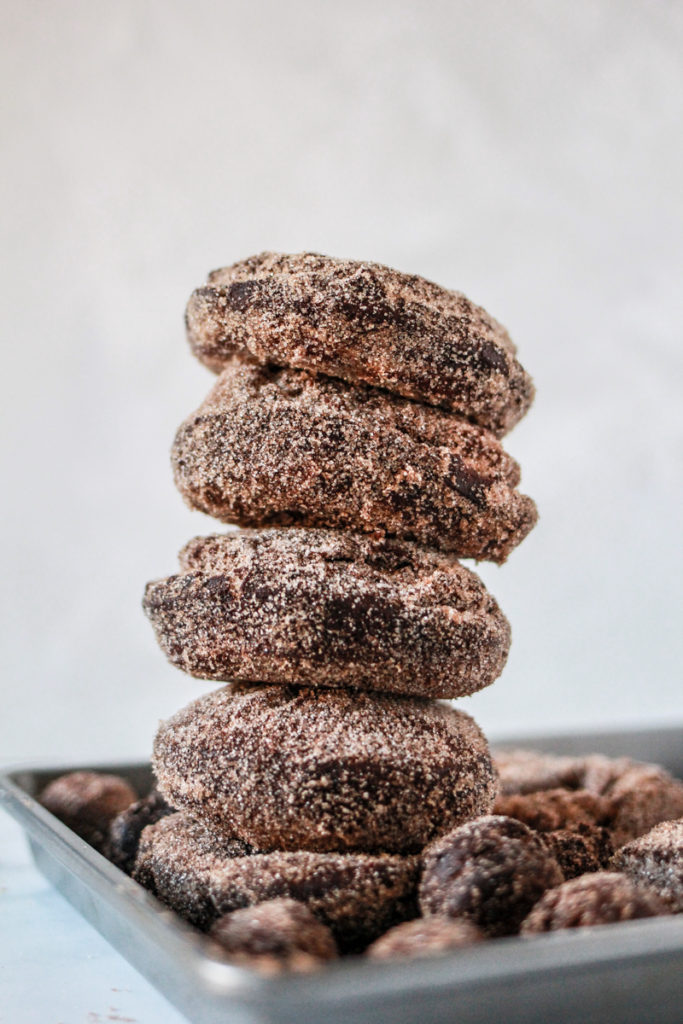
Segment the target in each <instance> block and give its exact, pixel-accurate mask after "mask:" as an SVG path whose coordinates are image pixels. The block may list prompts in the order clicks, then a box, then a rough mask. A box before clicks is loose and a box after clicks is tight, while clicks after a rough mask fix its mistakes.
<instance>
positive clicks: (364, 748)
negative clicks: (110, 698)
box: [153, 685, 495, 853]
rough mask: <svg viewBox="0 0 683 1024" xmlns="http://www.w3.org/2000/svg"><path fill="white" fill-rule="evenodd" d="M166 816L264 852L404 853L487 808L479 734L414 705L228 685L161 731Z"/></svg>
mask: <svg viewBox="0 0 683 1024" xmlns="http://www.w3.org/2000/svg"><path fill="white" fill-rule="evenodd" d="M153 766H154V770H155V773H156V776H157V779H158V782H159V788H160V790H161V792H162V793H163V795H164V796H165V798H166V799H167V800H168V801H169V803H171V805H172V806H174V807H178V808H180V809H183V810H185V811H187V812H188V813H190V814H195V815H196V816H197V817H201V820H202V821H203V822H205V823H206V824H207V825H208V826H209V827H211V828H212V829H214V830H218V831H222V832H223V833H224V834H226V835H230V836H237V837H238V838H239V839H241V840H243V841H245V842H248V843H250V844H252V846H255V847H258V848H259V849H260V850H263V851H267V850H318V851H325V850H337V851H347V850H349V851H350V850H364V851H376V850H384V851H390V852H397V853H408V852H414V851H417V850H420V849H421V848H422V847H423V846H424V845H425V843H426V842H428V841H429V840H430V839H433V838H434V837H435V836H438V835H440V834H441V833H442V832H445V831H447V830H448V829H449V828H452V827H453V826H454V825H457V824H460V823H461V822H463V821H467V820H469V819H470V818H472V817H475V816H476V815H478V814H484V813H486V811H487V810H488V809H489V808H490V806H491V804H492V802H493V798H494V793H495V775H494V772H493V768H492V766H491V761H490V757H489V752H488V745H487V743H486V740H485V738H484V736H483V735H482V733H481V731H480V730H479V728H478V726H477V725H476V724H475V723H474V722H473V720H472V719H471V718H470V717H469V716H468V715H465V714H464V713H463V712H461V711H456V710H454V709H453V708H451V707H449V706H448V705H445V704H438V703H433V702H431V701H427V700H422V699H420V698H416V697H397V696H393V695H388V694H379V693H372V694H369V693H364V692H363V691H357V692H355V693H354V692H349V691H346V690H326V691H323V690H314V689H306V688H295V687H281V686H257V687H246V686H237V685H233V686H228V687H225V688H223V689H221V690H217V691H214V692H213V693H210V694H208V695H206V696H204V697H201V698H200V699H199V700H197V701H195V702H193V703H192V704H189V705H188V706H187V707H186V708H184V709H183V710H181V711H180V712H178V713H177V714H176V715H174V716H173V717H172V718H171V719H169V720H168V721H167V722H164V723H162V724H161V726H160V728H159V731H158V733H157V736H156V740H155V743H154V754H153Z"/></svg>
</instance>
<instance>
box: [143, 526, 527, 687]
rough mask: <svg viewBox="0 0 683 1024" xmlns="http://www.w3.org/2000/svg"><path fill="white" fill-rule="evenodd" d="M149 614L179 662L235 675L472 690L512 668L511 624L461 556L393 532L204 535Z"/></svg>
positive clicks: (150, 588)
mask: <svg viewBox="0 0 683 1024" xmlns="http://www.w3.org/2000/svg"><path fill="white" fill-rule="evenodd" d="M180 565H181V573H180V574H179V575H177V576H171V577H170V578H168V579H162V580H158V581H155V582H153V583H149V584H148V585H147V588H146V591H145V598H144V602H143V604H144V609H145V612H146V613H147V615H148V617H149V619H150V620H151V622H152V625H153V627H154V630H155V633H156V637H157V640H158V641H159V644H160V646H161V648H162V650H163V651H164V653H165V654H166V656H167V657H168V658H169V659H170V660H171V661H172V662H173V664H175V665H177V666H178V668H181V669H184V670H185V671H186V672H189V673H190V675H193V676H197V677H199V678H201V679H215V680H221V681H224V682H227V681H231V680H237V681H245V682H254V681H259V682H263V683H275V684H287V683H300V684H302V685H303V684H305V685H307V686H323V687H349V688H356V689H371V690H377V691H384V692H392V693H404V694H412V695H416V696H423V697H461V696H463V695H464V694H470V693H474V692H475V691H477V690H481V689H482V688H483V687H485V686H488V685H489V684H490V683H492V682H493V681H494V679H495V678H496V677H497V676H498V675H499V674H500V672H501V671H502V669H503V666H504V665H505V661H506V658H507V653H508V649H509V646H510V627H509V625H508V622H507V620H506V619H505V617H504V616H503V614H502V612H501V611H500V609H499V608H498V605H497V604H496V602H495V601H494V599H493V598H492V597H491V596H490V595H489V594H488V592H487V591H486V589H485V588H484V586H483V584H482V583H481V581H480V580H479V579H478V578H477V577H476V576H475V575H474V574H473V573H471V572H470V571H469V570H467V569H465V568H464V566H462V565H460V564H459V563H458V562H457V561H456V560H455V558H454V557H453V556H452V555H447V554H444V553H441V552H437V551H431V550H427V549H425V548H420V547H418V546H416V545H415V544H411V543H410V542H408V541H400V540H396V539H392V538H388V537H385V536H383V535H372V534H365V535H360V534H350V533H344V532H341V531H333V530H315V529H308V530H306V529H300V528H296V527H290V528H289V529H283V528H280V529H270V530H248V531H243V532H240V533H233V534H225V535H222V536H217V535H214V536H210V537H197V538H195V539H194V540H193V541H191V542H190V543H189V544H188V545H187V546H186V547H185V548H184V549H183V551H182V552H181V554H180Z"/></svg>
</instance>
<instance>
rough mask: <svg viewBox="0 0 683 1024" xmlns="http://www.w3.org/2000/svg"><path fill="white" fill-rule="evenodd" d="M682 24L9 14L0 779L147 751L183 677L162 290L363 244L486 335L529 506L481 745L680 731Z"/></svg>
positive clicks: (417, 11) (642, 5) (481, 10)
mask: <svg viewBox="0 0 683 1024" xmlns="http://www.w3.org/2000/svg"><path fill="white" fill-rule="evenodd" d="M682 37H683V7H681V5H680V4H677V3H674V2H666V0H663V2H659V3H652V2H648V0H641V2H633V0H631V2H627V0H623V2H618V0H599V2H596V0H590V2H589V0H583V2H575V0H571V2H570V0H562V2H554V3H548V2H547V0H538V2H533V0H526V2H497V3H496V2H494V3H490V2H489V3H486V2H484V3H481V2H472V3H468V2H463V0H457V2H454V0H449V2H444V3H441V2H427V3H401V2H399V3H381V4H380V3H375V2H368V0H364V2H358V0H345V2H344V3H343V4H337V3H335V4H332V3H325V2H308V3H302V2H294V3H292V2H289V3H286V4H285V3H276V2H274V0H272V2H268V3H258V2H253V0H252V2H249V3H235V2H228V3H222V4H218V3H207V2H197V0H193V2H191V3H190V2H187V3H183V2H179V0H175V2H170V0H165V2H131V0H119V2H117V3H116V4H114V3H111V4H106V3H98V2H95V3H93V2H85V0H66V2H59V3H37V2H35V0H33V2H28V3H26V2H24V3H21V4H20V3H4V4H3V6H2V40H3V42H2V54H1V56H2V61H1V63H2V82H1V83H0V84H1V89H0V95H1V96H2V100H1V102H2V127H3V157H2V162H1V166H0V174H1V175H2V186H3V203H2V206H3V220H4V224H5V232H4V245H3V254H2V258H3V268H2V275H1V281H2V285H1V286H2V293H3V297H2V304H1V309H2V320H3V336H2V351H3V364H4V365H3V375H2V380H3V402H2V416H3V434H2V449H3V450H2V467H1V470H2V476H1V479H2V482H3V491H4V496H3V499H2V517H3V523H2V525H3V529H2V538H3V550H4V554H3V559H2V583H3V586H2V602H3V603H2V614H1V621H2V632H3V637H2V672H3V681H2V692H3V705H2V713H1V714H0V757H1V758H2V760H4V761H9V760H17V759H21V760H32V759H35V758H40V759H42V760H46V761H52V760H55V759H61V760H67V761H68V760H79V759H91V758H98V759H101V760H109V759H112V758H117V757H128V756H134V757H145V756H146V755H147V753H148V751H149V749H150V747H151V741H152V736H153V733H154V729H155V727H156V723H157V721H158V719H159V718H160V717H163V716H166V715H168V714H170V713H172V712H173V711H174V710H175V709H176V708H178V707H180V706H181V705H182V704H184V703H186V702H187V701H189V700H190V699H192V698H193V697H195V696H198V695H199V694H200V693H202V692H203V691H204V690H206V689H207V686H206V685H204V684H202V683H201V682H197V681H193V680H190V679H185V678H184V677H183V676H182V675H181V674H180V673H179V672H178V671H177V670H175V669H173V668H171V667H170V666H169V665H167V664H166V662H165V660H164V658H163V656H162V655H161V653H160V652H159V651H158V650H157V648H156V645H155V642H154V639H153V636H152V632H151V629H150V627H149V626H148V624H147V623H146V621H145V620H144V618H143V615H142V612H141V610H140V596H141V592H142V588H143V584H144V582H145V581H146V580H147V579H149V578H152V577H155V576H161V575H167V574H169V573H171V572H173V571H174V569H175V566H176V561H175V557H176V552H177V550H178V549H179V548H180V547H181V546H182V544H183V543H184V542H185V541H186V540H187V539H189V537H191V536H193V535H195V534H197V533H201V532H209V531H211V530H212V529H214V528H215V527H214V524H212V522H211V521H210V520H208V519H207V518H206V517H204V516H202V515H200V514H199V513H192V512H190V511H189V510H188V509H186V508H185V507H184V506H183V504H182V502H181V499H180V498H179V496H178V494H177V493H176V492H175V490H174V487H173V484H172V480H171V473H170V469H169V463H168V449H169V446H170V443H171V440H172V437H173V433H174V431H175V429H176V427H177V426H178V425H179V423H180V421H181V420H182V419H183V418H184V417H185V416H186V415H188V414H189V413H190V412H191V411H192V410H193V409H194V408H195V407H196V405H197V404H198V403H199V402H200V400H201V399H202V397H203V395H204V394H205V392H206V391H207V390H208V388H209V386H210V384H211V380H212V378H211V375H210V374H209V373H208V372H207V371H206V370H204V369H203V368H202V367H201V366H199V365H198V364H196V363H195V361H194V360H193V359H192V357H191V356H190V354H189V351H188V350H187V348H186V345H185V341H184V335H183V326H182V315H183V308H184V304H185V301H186V298H187V296H188V294H189V292H190V291H191V289H192V288H193V287H195V286H196V285H198V284H199V283H201V282H202V280H203V278H204V275H205V273H206V272H207V271H208V270H209V269H211V268H213V267H215V266H219V265H222V264H225V263H228V262H232V261H233V260H235V259H238V258H241V257H243V256H246V255H248V254H251V253H253V252H257V251H259V250H261V249H265V248H274V249H279V250H283V251H299V250H301V249H306V248H308V249H315V250H319V251H322V252H327V253H331V254H334V255H345V256H352V257H357V258H368V259H374V260H379V261H382V262H386V263H389V264H391V265H393V266H396V267H399V268H401V269H403V270H407V271H415V272H418V273H422V274H424V275H426V276H429V277H431V278H432V279H434V280H436V281H438V282H440V283H443V284H445V285H448V286H451V287H456V288H459V289H461V290H463V291H465V292H466V293H467V294H469V295H470V296H471V297H472V298H473V299H475V300H476V301H478V302H480V303H482V304H483V305H484V306H486V307H487V308H488V309H489V310H490V312H492V313H493V314H494V315H495V316H496V317H498V318H499V319H500V320H501V321H502V322H503V323H505V324H506V325H507V326H508V327H509V329H510V331H511V333H512V335H513V337H514V338H515V340H516V341H517V343H518V345H519V349H520V355H521V358H522V361H523V363H524V364H525V366H526V367H527V368H528V369H529V370H530V372H531V373H532V374H533V375H534V377H535V380H536V384H537V388H538V399H537V402H536V404H535V406H534V408H533V410H532V411H531V413H530V414H529V415H528V417H527V419H526V420H525V421H524V422H523V423H522V424H521V425H520V426H519V427H518V428H517V429H516V430H515V431H514V433H513V434H512V435H511V436H510V437H509V439H508V442H507V446H508V447H509V449H510V451H511V453H512V454H513V455H515V456H516V457H517V458H518V459H519V460H520V461H521V464H522V467H523V477H524V489H525V490H526V491H527V492H528V493H530V494H532V495H533V496H534V497H535V498H536V500H537V502H538V505H539V508H540V512H541V520H540V523H539V525H538V527H537V529H536V530H535V532H534V533H533V534H532V535H531V536H530V537H529V538H528V540H527V541H525V543H524V544H523V545H522V546H521V548H519V549H518V550H517V551H516V552H515V553H514V554H513V556H512V557H511V559H510V561H509V563H508V564H507V565H506V566H504V567H502V568H500V569H499V568H496V567H494V566H483V567H481V574H482V576H483V577H484V579H485V581H486V582H487V584H488V585H489V586H490V588H491V589H492V591H493V593H494V594H496V596H497V597H498V598H499V600H500V602H501V604H502V606H503V609H504V610H505V612H506V613H507V615H508V617H509V618H510V620H511V622H512V626H513V634H514V641H513V649H512V653H511V656H510V660H509V663H508V667H507V669H506V671H505V673H504V675H503V677H502V678H501V679H500V680H499V681H498V682H497V683H496V684H495V685H494V686H493V687H491V688H490V689H489V690H488V691H486V692H485V693H483V694H481V695H479V696H477V697H475V698H473V699H471V700H467V701H464V702H463V707H464V708H465V709H466V710H470V711H472V712H473V713H474V714H475V715H476V716H477V718H478V719H479V721H480V722H481V724H482V725H483V726H484V727H485V728H486V729H489V730H492V731H494V732H500V731H503V730H510V729H520V730H522V729H523V730H525V731H529V730H540V729H542V728H556V727H557V728H572V729H574V728H577V729H578V728H581V727H587V726H598V725H599V726H603V725H611V724H623V723H627V724H633V725H636V724H641V723H653V722H668V721H674V720H680V719H681V718H683V691H682V688H681V685H680V666H681V661H682V655H683V649H682V642H681V628H680V597H679V595H680V579H681V570H682V568H683V566H682V557H681V544H680V533H681V511H680V506H681V497H682V490H681V480H680V468H681V454H682V452H681V449H682V447H683V445H682V439H683V416H682V412H681V390H682V385H683V368H682V365H681V340H680V330H681V328H680V324H681V312H682V311H681V307H680V305H679V304H678V300H677V295H676V293H677V292H678V293H679V295H678V298H680V286H681V272H682V270H683V259H682V256H683V253H682V250H681V227H682V223H681V222H682V220H683V202H682V199H681V180H682V172H683V166H682V164H683V161H682V159H681V157H682V155H683V148H682V145H681V133H680V128H681V112H682V110H681V108H682V106H683V102H682V96H683V73H682V72H681V61H680V53H681V43H682V42H683V38H682Z"/></svg>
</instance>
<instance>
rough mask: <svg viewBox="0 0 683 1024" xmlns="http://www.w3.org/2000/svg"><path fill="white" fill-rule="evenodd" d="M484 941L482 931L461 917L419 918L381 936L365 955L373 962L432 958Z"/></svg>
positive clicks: (405, 922)
mask: <svg viewBox="0 0 683 1024" xmlns="http://www.w3.org/2000/svg"><path fill="white" fill-rule="evenodd" d="M483 939H484V934H483V932H482V931H481V930H480V929H479V928H477V926H476V925H474V924H472V922H471V921H467V920H465V919H464V918H457V919H456V918H452V917H437V916H434V917H418V918H416V919H415V920H414V921H404V922H403V924H397V925H396V926H395V927H394V928H390V929H389V931H388V932H385V933H384V935H380V937H379V938H378V939H376V940H375V942H373V944H372V945H371V946H370V947H369V948H368V950H367V955H368V956H369V957H372V959H373V960H394V959H398V958H400V957H414V956H434V955H435V954H438V953H447V952H448V951H449V950H452V949H462V948H463V947H464V946H473V945H475V943H477V942H482V941H483Z"/></svg>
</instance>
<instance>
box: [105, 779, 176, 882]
mask: <svg viewBox="0 0 683 1024" xmlns="http://www.w3.org/2000/svg"><path fill="white" fill-rule="evenodd" d="M173 812H174V809H173V808H172V807H170V806H169V805H168V804H167V803H166V801H165V800H164V798H163V797H162V795H161V793H158V792H157V791H156V790H153V791H152V792H151V793H150V794H149V795H148V796H146V797H144V798H143V799H142V800H137V801H136V802H135V803H134V804H131V805H130V807H127V808H126V810H125V811H121V813H120V814H117V816H116V817H115V818H114V820H113V821H112V822H111V824H110V826H109V842H108V844H107V856H108V857H109V860H110V861H111V862H112V864H116V866H117V868H121V870H122V871H125V872H126V874H127V875H129V874H130V873H131V871H132V870H133V867H134V866H135V858H136V856H137V852H138V845H139V843H140V836H141V834H142V830H143V829H144V828H147V826H148V825H153V824H154V823H155V822H157V821H160V820H161V818H164V817H165V816H166V815H167V814H173Z"/></svg>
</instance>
